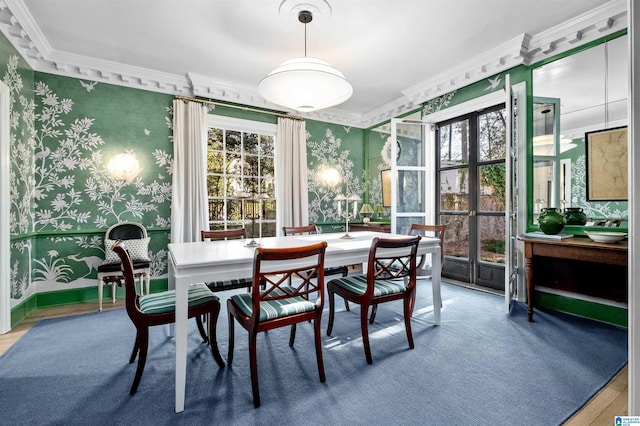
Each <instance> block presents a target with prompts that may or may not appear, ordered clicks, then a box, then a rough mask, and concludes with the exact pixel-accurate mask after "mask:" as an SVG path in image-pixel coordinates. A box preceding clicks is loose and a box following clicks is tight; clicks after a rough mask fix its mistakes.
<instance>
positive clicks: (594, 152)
mask: <svg viewBox="0 0 640 426" xmlns="http://www.w3.org/2000/svg"><path fill="white" fill-rule="evenodd" d="M628 140H629V138H628V132H627V127H626V126H623V127H616V128H612V129H605V130H598V131H594V132H587V133H585V135H584V141H585V154H586V169H587V185H586V187H587V188H586V189H587V194H586V195H587V201H627V200H628V199H629V196H628V190H629V186H628V182H627V179H628V163H627V158H628V149H629V142H628Z"/></svg>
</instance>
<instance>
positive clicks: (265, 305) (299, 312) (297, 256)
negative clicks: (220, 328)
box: [227, 241, 327, 408]
mask: <svg viewBox="0 0 640 426" xmlns="http://www.w3.org/2000/svg"><path fill="white" fill-rule="evenodd" d="M326 248H327V243H326V241H322V242H320V243H317V244H312V245H308V246H298V247H287V248H271V249H268V248H263V247H258V248H257V249H256V252H255V255H254V261H253V281H252V283H251V293H240V294H235V295H233V296H231V297H230V298H229V299H228V300H227V311H228V314H229V354H228V356H227V362H228V363H229V365H231V363H232V361H233V347H234V323H235V321H238V324H240V325H241V326H242V327H243V328H244V329H245V330H247V331H248V332H249V365H250V368H251V387H252V391H253V405H254V406H255V407H256V408H258V407H259V406H260V391H259V388H258V361H257V336H258V333H260V332H262V331H267V330H272V329H274V328H279V327H285V326H288V325H290V326H291V333H290V336H289V346H290V347H293V344H294V341H295V335H296V325H297V324H298V323H306V322H307V321H313V329H314V335H315V347H316V361H317V363H318V373H319V375H320V381H321V382H324V381H325V375H324V364H323V362H322V342H321V332H320V323H321V316H322V308H323V307H324V254H325V251H326ZM291 264H293V265H294V266H287V265H291ZM312 275H313V276H314V277H315V278H311V276H312ZM290 278H292V279H291V280H290ZM234 318H235V321H234Z"/></svg>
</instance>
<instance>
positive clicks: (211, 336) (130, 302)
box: [113, 241, 224, 395]
mask: <svg viewBox="0 0 640 426" xmlns="http://www.w3.org/2000/svg"><path fill="white" fill-rule="evenodd" d="M113 251H114V252H116V254H118V256H119V257H120V261H121V264H122V272H123V275H124V286H125V306H126V310H127V315H129V318H130V319H131V321H132V322H133V325H134V326H135V327H136V341H135V343H134V345H133V351H132V352H131V357H130V358H129V363H133V362H134V361H135V359H136V357H138V367H137V369H136V375H135V378H134V379H133V384H132V385H131V389H130V390H129V394H130V395H133V394H135V393H136V392H137V391H138V385H139V384H140V379H141V378H142V373H143V372H144V366H145V363H146V361H147V351H148V348H149V327H152V326H154V325H164V324H172V323H174V322H175V317H176V315H175V310H172V311H169V312H163V313H158V314H148V313H144V312H142V311H140V304H139V299H140V297H139V296H138V294H137V293H136V289H135V280H134V274H133V270H134V269H133V263H132V261H131V256H129V252H128V251H127V250H126V243H123V242H122V241H118V242H117V243H116V244H114V246H113ZM219 313H220V302H219V301H218V300H212V301H210V302H207V303H202V304H199V305H196V306H191V307H189V311H188V315H189V318H192V317H199V316H202V315H206V316H208V318H207V323H208V325H209V327H208V329H209V330H208V331H209V333H208V339H207V341H208V343H209V344H210V346H211V354H212V355H213V358H214V359H215V360H216V362H217V363H218V366H219V367H220V368H223V367H224V360H223V359H222V356H220V351H219V350H218V344H217V341H216V324H217V322H218V314H219Z"/></svg>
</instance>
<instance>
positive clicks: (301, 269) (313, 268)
mask: <svg viewBox="0 0 640 426" xmlns="http://www.w3.org/2000/svg"><path fill="white" fill-rule="evenodd" d="M326 248H327V243H326V241H322V242H320V243H317V244H311V245H308V246H302V247H287V248H272V249H269V248H263V247H258V248H257V249H256V252H255V256H254V262H253V283H252V289H251V292H252V303H253V312H254V313H259V312H260V302H266V301H272V300H282V299H288V298H291V297H303V298H305V299H307V300H309V296H311V295H312V294H314V293H315V294H316V295H317V298H316V304H317V305H318V304H319V305H318V306H320V307H322V306H323V305H324V255H325V251H326ZM285 261H286V262H287V264H289V265H291V262H292V261H295V262H294V266H288V267H286V266H285V265H284V262H285ZM312 277H313V278H312ZM289 278H292V280H291V282H293V283H294V284H291V283H290V280H289ZM298 279H300V280H301V282H300V283H298Z"/></svg>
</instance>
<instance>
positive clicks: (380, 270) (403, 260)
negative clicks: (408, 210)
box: [367, 235, 422, 293]
mask: <svg viewBox="0 0 640 426" xmlns="http://www.w3.org/2000/svg"><path fill="white" fill-rule="evenodd" d="M421 238H422V237H420V236H419V235H416V236H413V237H407V238H380V237H376V238H374V239H373V242H372V243H371V248H370V249H369V262H368V266H367V284H368V285H367V292H368V293H373V283H374V281H375V280H388V279H398V278H405V279H406V281H407V288H410V287H412V286H414V285H415V281H416V254H417V252H418V243H419V242H420V239H421Z"/></svg>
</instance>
